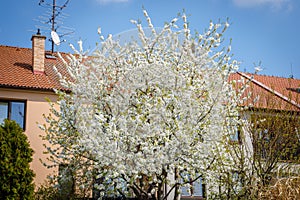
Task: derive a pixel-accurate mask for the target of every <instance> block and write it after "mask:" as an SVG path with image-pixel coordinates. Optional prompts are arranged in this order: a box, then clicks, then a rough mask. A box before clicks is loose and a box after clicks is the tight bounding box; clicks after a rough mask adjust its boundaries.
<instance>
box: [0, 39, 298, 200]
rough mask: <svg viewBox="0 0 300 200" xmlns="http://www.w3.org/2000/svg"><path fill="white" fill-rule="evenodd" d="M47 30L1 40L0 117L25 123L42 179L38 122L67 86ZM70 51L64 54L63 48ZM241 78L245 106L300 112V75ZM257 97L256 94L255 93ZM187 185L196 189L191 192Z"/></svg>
mask: <svg viewBox="0 0 300 200" xmlns="http://www.w3.org/2000/svg"><path fill="white" fill-rule="evenodd" d="M45 39H46V37H45V36H42V35H40V34H39V33H37V34H36V35H33V36H32V39H31V40H32V49H30V48H20V47H10V46H1V45H0V55H1V58H0V123H1V122H2V121H3V119H5V118H9V119H12V120H16V121H17V122H18V123H19V124H20V126H21V127H22V128H23V129H24V131H25V133H26V135H27V137H28V139H29V142H30V145H31V147H32V148H33V150H34V152H35V153H34V157H33V162H32V163H31V167H32V169H33V170H34V172H35V173H36V177H35V184H36V185H37V186H38V185H40V184H42V183H43V182H44V181H45V179H46V176H47V175H48V174H50V173H52V172H53V170H52V169H47V168H45V167H44V166H43V164H42V163H41V162H40V159H43V160H45V158H46V156H45V155H44V154H43V152H44V150H45V149H44V146H43V143H44V141H42V140H41V137H40V135H43V134H44V133H43V131H42V130H40V129H39V128H38V126H37V123H44V118H43V114H47V113H49V105H48V102H47V101H46V100H45V99H46V98H48V99H50V100H51V101H53V102H55V101H56V100H57V96H56V95H55V92H54V89H58V90H64V88H63V87H62V86H61V85H60V83H59V78H58V76H57V74H56V72H55V71H54V69H53V67H54V66H56V68H57V69H58V71H60V73H62V74H63V75H64V74H65V75H66V72H65V71H64V67H63V63H62V62H61V60H60V59H59V58H58V57H57V54H56V53H51V52H48V51H45ZM62 55H63V56H66V54H62ZM241 78H243V79H244V80H245V81H249V82H250V84H249V86H250V87H249V88H248V89H247V91H251V92H252V97H253V98H251V97H250V99H248V100H245V101H244V102H243V105H242V106H247V109H246V110H247V111H250V113H251V112H261V111H262V112H266V111H267V110H275V111H276V112H277V111H282V110H283V111H291V112H294V113H297V114H299V113H300V80H299V79H293V78H281V77H275V76H265V75H258V74H249V73H241V72H237V73H235V74H233V75H232V76H230V80H238V79H241ZM257 97H258V98H257ZM248 113H249V112H248ZM198 185H199V187H200V188H195V189H193V190H187V191H184V192H183V193H182V196H184V197H186V198H189V197H191V196H194V197H195V196H203V194H204V193H205V191H204V189H203V188H204V187H203V186H201V185H200V184H195V185H194V186H195V187H198ZM189 191H193V192H195V193H194V194H190V193H189Z"/></svg>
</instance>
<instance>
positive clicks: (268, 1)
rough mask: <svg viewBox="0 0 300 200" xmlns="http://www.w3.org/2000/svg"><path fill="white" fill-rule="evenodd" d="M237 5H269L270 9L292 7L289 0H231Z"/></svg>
mask: <svg viewBox="0 0 300 200" xmlns="http://www.w3.org/2000/svg"><path fill="white" fill-rule="evenodd" d="M232 1H233V3H234V4H235V5H237V6H239V7H250V8H251V7H257V6H270V7H271V9H272V10H274V11H278V10H288V11H290V10H291V9H292V2H291V0H232Z"/></svg>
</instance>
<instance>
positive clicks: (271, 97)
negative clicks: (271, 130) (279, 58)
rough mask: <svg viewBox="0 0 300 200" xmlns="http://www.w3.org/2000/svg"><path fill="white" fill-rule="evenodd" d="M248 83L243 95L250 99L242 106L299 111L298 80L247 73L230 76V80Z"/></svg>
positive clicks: (299, 88) (299, 84) (299, 89)
mask: <svg viewBox="0 0 300 200" xmlns="http://www.w3.org/2000/svg"><path fill="white" fill-rule="evenodd" d="M241 78H244V80H245V81H250V83H249V88H248V89H247V90H246V91H245V94H248V93H249V92H250V93H251V97H250V98H249V99H248V100H247V101H246V102H244V105H247V106H249V105H251V106H253V107H255V108H262V109H275V110H293V111H300V79H293V78H283V77H276V76H266V75H258V74H249V73H241V72H238V73H235V74H232V75H231V77H230V80H239V79H241Z"/></svg>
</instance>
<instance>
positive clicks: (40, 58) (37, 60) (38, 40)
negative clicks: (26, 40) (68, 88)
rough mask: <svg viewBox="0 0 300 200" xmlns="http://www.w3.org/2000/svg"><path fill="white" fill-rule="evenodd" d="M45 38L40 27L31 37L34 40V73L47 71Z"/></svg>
mask: <svg viewBox="0 0 300 200" xmlns="http://www.w3.org/2000/svg"><path fill="white" fill-rule="evenodd" d="M45 40H46V36H42V35H41V33H40V29H38V32H37V33H36V35H33V36H32V37H31V41H32V70H33V73H34V74H44V72H45Z"/></svg>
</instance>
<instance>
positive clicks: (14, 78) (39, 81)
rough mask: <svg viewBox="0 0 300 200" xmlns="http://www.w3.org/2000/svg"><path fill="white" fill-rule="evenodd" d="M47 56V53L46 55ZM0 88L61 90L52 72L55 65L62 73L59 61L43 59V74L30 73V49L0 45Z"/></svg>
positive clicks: (54, 73) (61, 65)
mask: <svg viewBox="0 0 300 200" xmlns="http://www.w3.org/2000/svg"><path fill="white" fill-rule="evenodd" d="M46 54H47V53H46ZM0 55H1V58H0V87H7V88H24V89H37V90H53V89H63V87H62V86H61V85H60V83H59V79H58V76H57V74H56V72H55V71H54V70H53V66H54V65H55V66H56V67H57V68H58V69H59V70H60V72H61V73H62V72H63V64H62V62H61V61H60V59H59V58H58V57H57V56H56V57H57V58H56V59H55V58H45V73H44V74H34V73H33V71H32V49H29V48H19V47H10V46H1V45H0Z"/></svg>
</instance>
